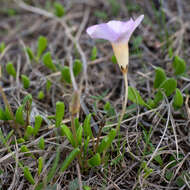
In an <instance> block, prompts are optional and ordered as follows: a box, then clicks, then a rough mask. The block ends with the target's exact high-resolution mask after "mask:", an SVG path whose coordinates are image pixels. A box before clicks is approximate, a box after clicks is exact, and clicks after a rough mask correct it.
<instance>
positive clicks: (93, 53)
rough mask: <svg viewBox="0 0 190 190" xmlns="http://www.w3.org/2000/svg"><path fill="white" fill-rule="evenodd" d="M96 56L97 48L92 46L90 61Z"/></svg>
mask: <svg viewBox="0 0 190 190" xmlns="http://www.w3.org/2000/svg"><path fill="white" fill-rule="evenodd" d="M96 57H97V48H96V46H94V47H93V48H92V51H91V58H90V59H91V61H94V60H95V59H96Z"/></svg>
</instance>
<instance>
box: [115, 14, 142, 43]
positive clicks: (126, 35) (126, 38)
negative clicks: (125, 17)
mask: <svg viewBox="0 0 190 190" xmlns="http://www.w3.org/2000/svg"><path fill="white" fill-rule="evenodd" d="M143 18H144V15H141V16H139V17H138V18H137V19H136V20H135V21H133V23H132V24H131V25H130V27H129V28H128V29H127V30H126V32H125V33H122V34H121V35H120V37H119V39H118V42H123V43H125V42H128V41H129V39H130V37H131V35H132V34H133V32H134V31H135V29H136V28H137V27H138V25H139V24H140V23H141V22H142V20H143Z"/></svg>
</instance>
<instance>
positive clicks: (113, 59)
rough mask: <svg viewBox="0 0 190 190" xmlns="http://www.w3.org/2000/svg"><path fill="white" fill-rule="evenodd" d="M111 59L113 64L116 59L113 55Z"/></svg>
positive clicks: (115, 62)
mask: <svg viewBox="0 0 190 190" xmlns="http://www.w3.org/2000/svg"><path fill="white" fill-rule="evenodd" d="M111 61H112V63H113V64H115V65H116V64H117V59H116V56H115V55H112V57H111Z"/></svg>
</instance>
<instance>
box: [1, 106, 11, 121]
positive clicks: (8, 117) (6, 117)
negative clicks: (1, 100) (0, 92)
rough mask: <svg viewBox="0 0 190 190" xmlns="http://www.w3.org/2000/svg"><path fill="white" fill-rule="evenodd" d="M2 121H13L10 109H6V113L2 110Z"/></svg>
mask: <svg viewBox="0 0 190 190" xmlns="http://www.w3.org/2000/svg"><path fill="white" fill-rule="evenodd" d="M0 120H3V121H8V120H13V118H12V116H11V113H10V112H9V109H8V108H7V107H5V111H4V110H3V109H1V108H0Z"/></svg>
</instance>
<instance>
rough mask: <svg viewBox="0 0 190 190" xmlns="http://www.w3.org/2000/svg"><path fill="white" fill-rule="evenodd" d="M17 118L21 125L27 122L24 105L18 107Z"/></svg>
mask: <svg viewBox="0 0 190 190" xmlns="http://www.w3.org/2000/svg"><path fill="white" fill-rule="evenodd" d="M15 120H16V122H17V123H19V124H20V125H24V124H25V121H24V116H23V106H19V107H18V108H17V110H16V114H15Z"/></svg>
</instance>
